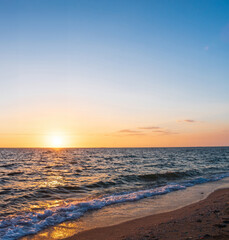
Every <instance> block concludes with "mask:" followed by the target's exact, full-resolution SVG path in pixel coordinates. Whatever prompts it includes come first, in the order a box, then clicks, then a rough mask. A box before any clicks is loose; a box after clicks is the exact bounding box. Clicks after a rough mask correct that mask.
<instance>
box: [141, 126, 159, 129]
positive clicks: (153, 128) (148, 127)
mask: <svg viewBox="0 0 229 240" xmlns="http://www.w3.org/2000/svg"><path fill="white" fill-rule="evenodd" d="M139 129H143V130H153V129H161V128H160V127H152V126H151V127H139Z"/></svg>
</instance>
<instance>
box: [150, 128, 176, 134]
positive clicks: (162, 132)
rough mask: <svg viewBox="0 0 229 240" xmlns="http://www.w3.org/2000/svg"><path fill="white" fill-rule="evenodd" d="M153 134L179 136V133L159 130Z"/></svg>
mask: <svg viewBox="0 0 229 240" xmlns="http://www.w3.org/2000/svg"><path fill="white" fill-rule="evenodd" d="M152 132H153V133H159V134H161V135H172V134H178V133H177V132H173V131H171V130H166V129H159V130H153V131H152Z"/></svg>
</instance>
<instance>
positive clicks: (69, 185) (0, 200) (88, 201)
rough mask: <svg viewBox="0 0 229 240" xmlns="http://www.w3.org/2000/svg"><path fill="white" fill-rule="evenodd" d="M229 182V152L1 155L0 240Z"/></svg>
mask: <svg viewBox="0 0 229 240" xmlns="http://www.w3.org/2000/svg"><path fill="white" fill-rule="evenodd" d="M225 177H229V147H204V148H126V149H124V148H122V149H121V148H120V149H118V148H113V149H111V148H110V149H107V148H106V149H0V239H3V240H9V239H12V240H13V239H18V238H20V237H22V236H26V235H28V234H35V233H37V232H39V231H41V230H43V229H45V228H48V227H50V226H54V225H57V224H59V223H62V222H65V221H67V220H75V219H79V218H81V217H82V216H84V215H85V214H86V213H87V212H88V211H90V210H93V211H97V210H99V209H101V208H104V207H106V206H112V205H115V204H117V203H126V202H133V201H139V200H141V199H147V198H152V197H156V196H159V195H162V194H169V193H171V192H174V191H181V190H184V189H187V188H189V187H193V186H195V185H199V184H203V183H207V182H215V181H218V180H221V179H223V178H225Z"/></svg>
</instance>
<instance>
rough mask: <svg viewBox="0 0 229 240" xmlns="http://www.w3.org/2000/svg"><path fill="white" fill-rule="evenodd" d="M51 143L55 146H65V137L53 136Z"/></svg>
mask: <svg viewBox="0 0 229 240" xmlns="http://www.w3.org/2000/svg"><path fill="white" fill-rule="evenodd" d="M51 145H52V147H54V148H60V147H63V138H62V137H61V136H52V139H51Z"/></svg>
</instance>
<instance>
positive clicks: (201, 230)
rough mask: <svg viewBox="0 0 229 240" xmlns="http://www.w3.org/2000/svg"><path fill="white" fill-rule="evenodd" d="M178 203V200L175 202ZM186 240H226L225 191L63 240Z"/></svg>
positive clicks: (228, 197) (228, 198) (228, 206)
mask: <svg viewBox="0 0 229 240" xmlns="http://www.w3.org/2000/svg"><path fill="white" fill-rule="evenodd" d="M178 201H179V199H178ZM76 239H77V240H90V239H91V240H92V239H93V240H103V239H104V240H105V239H106V240H114V239H122V240H140V239H141V240H143V239H154V240H159V239H160V240H168V239H169V240H188V239H196V240H197V239H208V240H209V239H220V240H221V239H222V240H226V239H229V189H228V188H227V189H220V190H216V191H215V192H214V193H212V194H210V195H209V196H208V197H207V198H206V199H204V200H202V201H199V202H197V203H194V204H191V205H188V206H186V207H183V208H180V209H178V210H175V211H171V212H167V213H161V214H157V215H152V216H148V217H144V218H140V219H136V220H132V221H128V222H125V223H121V224H118V225H115V226H111V227H104V228H96V229H92V230H88V231H84V232H80V233H78V234H76V235H74V236H72V237H69V238H65V240H76Z"/></svg>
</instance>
